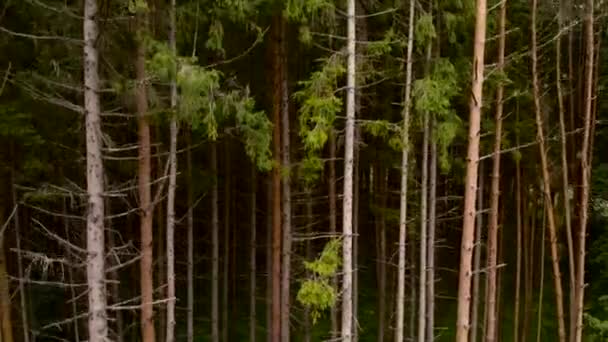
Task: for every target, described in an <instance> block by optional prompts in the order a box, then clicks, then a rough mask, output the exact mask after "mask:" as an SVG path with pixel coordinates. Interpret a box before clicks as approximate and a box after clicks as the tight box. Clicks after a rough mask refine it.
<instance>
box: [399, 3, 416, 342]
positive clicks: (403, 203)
mask: <svg viewBox="0 0 608 342" xmlns="http://www.w3.org/2000/svg"><path fill="white" fill-rule="evenodd" d="M414 11H415V1H414V0H410V6H409V19H408V38H407V41H408V43H407V55H406V67H405V93H404V100H403V133H402V134H403V136H402V139H403V140H402V141H403V148H402V149H401V188H400V192H399V261H398V263H399V264H398V267H399V269H398V271H397V296H396V300H397V303H396V308H397V318H396V319H397V324H396V329H395V342H403V341H404V328H403V325H404V320H405V308H404V306H405V260H406V253H405V252H406V251H405V247H406V237H407V178H408V167H409V164H408V162H409V160H408V159H409V123H410V105H411V104H410V96H411V91H412V52H413V45H414V44H413V42H414ZM412 283H413V281H412ZM412 287H414V286H413V285H412Z"/></svg>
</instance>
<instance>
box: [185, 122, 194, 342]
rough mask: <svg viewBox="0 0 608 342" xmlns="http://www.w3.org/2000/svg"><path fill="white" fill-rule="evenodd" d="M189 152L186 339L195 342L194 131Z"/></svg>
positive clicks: (187, 161) (190, 133)
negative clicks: (192, 147) (192, 148)
mask: <svg viewBox="0 0 608 342" xmlns="http://www.w3.org/2000/svg"><path fill="white" fill-rule="evenodd" d="M187 139H188V152H187V153H186V163H187V167H188V170H187V179H188V212H187V213H186V215H187V220H188V228H187V229H188V232H187V235H188V236H187V239H188V242H187V244H188V247H187V249H188V261H187V265H188V275H187V277H188V279H187V281H188V285H187V286H188V301H187V303H186V306H187V318H186V320H187V328H186V341H187V342H193V341H194V198H193V197H194V196H193V190H192V184H193V183H192V181H193V180H192V151H191V146H192V132H191V131H190V132H188V135H187Z"/></svg>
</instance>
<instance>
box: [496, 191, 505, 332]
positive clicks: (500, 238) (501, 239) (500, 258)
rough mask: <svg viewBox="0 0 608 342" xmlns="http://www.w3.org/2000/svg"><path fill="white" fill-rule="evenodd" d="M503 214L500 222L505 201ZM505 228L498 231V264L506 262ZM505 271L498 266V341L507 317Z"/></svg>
mask: <svg viewBox="0 0 608 342" xmlns="http://www.w3.org/2000/svg"><path fill="white" fill-rule="evenodd" d="M501 207H502V208H501V215H500V222H505V218H504V211H505V204H504V202H502V204H501ZM503 247H504V229H500V230H499V231H498V264H499V265H502V264H504V248H503ZM503 272H504V269H503V268H497V269H496V312H497V314H496V316H497V317H496V330H495V331H496V332H495V335H496V336H495V337H494V339H495V340H496V341H500V340H501V335H502V324H504V317H505V312H504V310H502V303H503V296H502V286H503V283H502V278H503Z"/></svg>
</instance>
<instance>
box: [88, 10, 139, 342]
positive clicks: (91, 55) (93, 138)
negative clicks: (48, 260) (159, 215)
mask: <svg viewBox="0 0 608 342" xmlns="http://www.w3.org/2000/svg"><path fill="white" fill-rule="evenodd" d="M97 16H98V13H97V1H96V0H86V1H85V4H84V26H83V34H84V86H85V90H84V108H85V122H86V123H85V127H86V146H87V195H88V200H87V202H88V204H87V253H88V255H87V285H88V286H87V289H88V297H89V310H88V312H89V341H90V342H105V341H106V340H107V338H108V317H107V312H106V306H107V299H106V282H105V280H106V277H105V251H104V249H105V241H104V203H103V192H104V185H103V160H102V156H101V148H102V145H103V142H102V140H101V115H100V114H101V104H100V100H99V70H98V69H99V51H98V50H97V38H98V37H99V30H98V28H97ZM148 155H149V154H148ZM144 341H146V342H147V340H144Z"/></svg>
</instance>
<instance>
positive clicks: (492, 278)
mask: <svg viewBox="0 0 608 342" xmlns="http://www.w3.org/2000/svg"><path fill="white" fill-rule="evenodd" d="M499 15H500V17H499V22H498V25H499V34H498V35H499V39H498V64H497V70H498V72H502V71H503V70H504V65H505V40H506V35H505V26H506V20H507V2H506V1H502V2H501V3H500V14H499ZM503 94H504V87H503V84H502V83H499V84H498V88H497V89H496V116H495V118H494V120H495V123H496V131H495V133H494V153H493V156H492V185H491V192H490V226H489V231H488V256H487V258H488V263H487V271H486V272H487V286H486V298H487V303H486V311H485V312H486V317H487V319H486V322H487V326H486V338H485V339H486V342H494V341H495V338H496V331H497V330H496V324H497V322H496V315H497V314H498V312H497V310H496V297H497V292H496V273H497V270H496V267H497V261H496V260H497V254H498V251H497V249H498V229H499V226H498V224H499V223H498V204H499V201H500V156H501V154H500V149H501V143H502V113H503V97H504V96H503Z"/></svg>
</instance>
